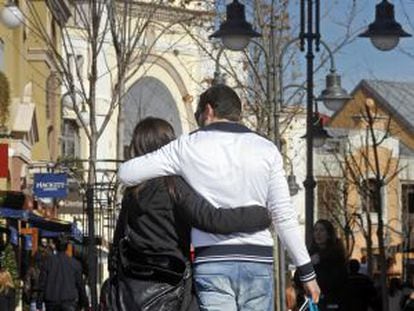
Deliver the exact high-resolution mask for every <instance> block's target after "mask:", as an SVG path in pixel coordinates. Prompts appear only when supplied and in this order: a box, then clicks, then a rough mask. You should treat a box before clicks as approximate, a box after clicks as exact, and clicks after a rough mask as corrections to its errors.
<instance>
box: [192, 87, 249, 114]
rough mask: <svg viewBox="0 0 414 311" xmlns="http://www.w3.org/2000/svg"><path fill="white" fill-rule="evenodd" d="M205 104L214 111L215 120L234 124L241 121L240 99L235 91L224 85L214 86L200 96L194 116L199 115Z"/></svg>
mask: <svg viewBox="0 0 414 311" xmlns="http://www.w3.org/2000/svg"><path fill="white" fill-rule="evenodd" d="M207 104H210V105H211V107H212V108H213V109H214V112H215V114H216V116H217V118H220V119H227V120H229V121H236V122H238V121H240V119H241V101H240V98H239V96H238V95H237V94H236V92H235V91H233V90H232V89H231V88H230V87H228V86H226V85H224V84H218V85H214V86H212V87H210V88H209V89H208V90H207V91H205V92H204V93H202V94H201V95H200V101H199V103H198V107H197V112H196V114H197V113H198V114H201V113H202V112H203V111H204V110H205V108H206V106H207ZM196 118H197V117H196Z"/></svg>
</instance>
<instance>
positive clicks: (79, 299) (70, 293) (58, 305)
mask: <svg viewBox="0 0 414 311" xmlns="http://www.w3.org/2000/svg"><path fill="white" fill-rule="evenodd" d="M67 247H68V240H67V238H66V237H65V236H60V237H59V238H58V239H57V242H56V254H54V255H50V256H48V257H47V258H46V260H45V262H44V264H43V265H42V267H41V269H40V276H39V285H40V294H39V298H38V300H37V308H38V309H39V310H41V308H42V305H43V303H44V304H45V306H46V311H75V310H78V307H81V308H87V307H88V306H89V304H88V299H87V298H86V293H85V285H84V282H83V280H82V268H81V265H80V263H79V262H78V261H77V260H76V259H74V258H72V257H69V256H68V255H66V253H65V252H66V250H67Z"/></svg>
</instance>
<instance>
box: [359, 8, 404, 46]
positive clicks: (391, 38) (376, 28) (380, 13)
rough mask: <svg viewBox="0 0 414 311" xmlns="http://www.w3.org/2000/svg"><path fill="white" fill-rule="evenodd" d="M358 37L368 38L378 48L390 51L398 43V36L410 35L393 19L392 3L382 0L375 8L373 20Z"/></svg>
mask: <svg viewBox="0 0 414 311" xmlns="http://www.w3.org/2000/svg"><path fill="white" fill-rule="evenodd" d="M359 37H364V38H370V39H371V42H372V44H373V45H374V46H375V47H376V48H377V49H378V50H381V51H390V50H392V49H393V48H395V47H396V46H397V45H398V42H399V41H400V38H404V37H411V35H410V34H409V33H407V32H405V31H404V30H403V29H402V27H401V25H400V24H399V23H398V22H397V21H396V20H395V14H394V5H393V4H391V3H389V2H388V1H387V0H382V2H381V3H379V4H377V6H376V8H375V20H374V22H373V23H371V24H369V26H368V30H366V31H365V32H363V33H362V34H360V35H359Z"/></svg>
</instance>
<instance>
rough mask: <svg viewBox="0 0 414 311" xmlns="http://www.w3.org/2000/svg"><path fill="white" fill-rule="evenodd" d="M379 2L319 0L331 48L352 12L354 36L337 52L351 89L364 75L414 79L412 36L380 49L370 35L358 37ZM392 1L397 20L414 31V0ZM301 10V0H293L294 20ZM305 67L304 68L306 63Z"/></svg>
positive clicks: (324, 36) (339, 66) (338, 63)
mask: <svg viewBox="0 0 414 311" xmlns="http://www.w3.org/2000/svg"><path fill="white" fill-rule="evenodd" d="M379 2H380V0H321V1H320V3H321V15H322V19H321V35H322V39H323V40H324V41H325V42H326V43H327V44H328V45H329V46H330V47H331V48H332V47H335V46H336V45H338V42H341V40H342V39H343V38H344V37H345V27H344V25H349V23H348V22H347V21H348V18H349V17H350V16H352V23H351V24H350V25H351V27H350V33H351V34H352V35H351V38H354V39H352V40H351V41H350V42H349V43H348V44H347V45H345V46H344V47H342V48H341V49H340V50H338V51H337V52H336V53H335V62H336V67H337V71H338V72H339V73H340V74H341V76H342V83H343V86H344V87H345V88H346V89H347V90H348V91H352V89H353V88H354V87H355V86H356V85H357V84H358V82H359V81H360V80H361V79H381V80H393V81H411V82H414V38H413V37H410V38H403V39H401V40H400V43H399V45H398V46H397V47H396V48H395V49H394V50H392V51H389V52H383V51H379V50H377V49H376V48H375V47H374V46H373V45H372V44H371V42H370V40H369V39H367V38H356V35H357V34H358V33H360V32H361V31H363V30H365V29H366V27H367V25H368V24H370V23H372V22H373V21H374V17H375V5H376V4H378V3H379ZM390 2H391V3H392V4H394V9H395V17H396V20H397V21H398V22H399V23H400V24H401V25H402V27H403V29H404V30H405V31H406V32H408V33H410V34H412V35H414V0H390ZM352 4H355V6H356V8H357V9H356V11H355V12H354V13H353V14H350V13H349V12H350V8H351V6H352ZM298 14H299V1H298V0H294V1H292V2H291V6H290V16H291V19H293V22H297V21H298ZM404 51H406V52H408V53H411V56H408V55H406V54H405V52H404ZM303 56H304V55H303ZM302 68H303V70H304V69H305V67H304V66H302ZM319 75H322V76H323V74H318V76H319ZM315 81H316V80H315Z"/></svg>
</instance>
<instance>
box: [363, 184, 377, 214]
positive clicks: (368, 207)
mask: <svg viewBox="0 0 414 311" xmlns="http://www.w3.org/2000/svg"><path fill="white" fill-rule="evenodd" d="M375 189H376V180H375V179H374V178H369V179H365V180H364V181H363V182H362V190H363V191H362V193H361V203H362V210H363V211H367V212H370V213H375V212H376V210H377V209H376V208H375V205H376V204H375Z"/></svg>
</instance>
